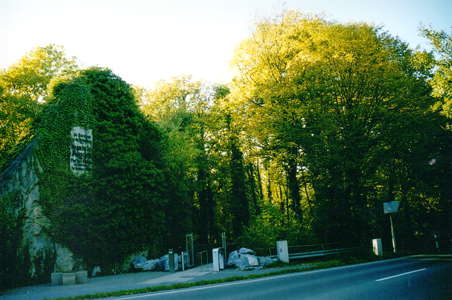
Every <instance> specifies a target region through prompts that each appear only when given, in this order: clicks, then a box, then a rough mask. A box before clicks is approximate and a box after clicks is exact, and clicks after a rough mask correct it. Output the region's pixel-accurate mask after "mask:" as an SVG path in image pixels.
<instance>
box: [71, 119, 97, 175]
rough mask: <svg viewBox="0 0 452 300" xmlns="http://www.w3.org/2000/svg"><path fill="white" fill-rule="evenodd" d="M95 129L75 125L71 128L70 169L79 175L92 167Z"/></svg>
mask: <svg viewBox="0 0 452 300" xmlns="http://www.w3.org/2000/svg"><path fill="white" fill-rule="evenodd" d="M92 148H93V130H92V129H86V128H83V127H73V128H72V130H71V146H70V150H71V155H70V166H69V167H70V169H71V171H72V173H74V174H75V175H77V176H79V175H82V174H86V173H89V172H90V171H91V169H92V164H93V162H92Z"/></svg>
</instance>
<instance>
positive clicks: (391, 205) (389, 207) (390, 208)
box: [383, 201, 400, 254]
mask: <svg viewBox="0 0 452 300" xmlns="http://www.w3.org/2000/svg"><path fill="white" fill-rule="evenodd" d="M399 205H400V201H389V202H384V203H383V211H384V213H385V214H389V221H390V222H391V236H392V249H393V252H394V254H395V253H397V244H396V237H395V233H394V222H393V221H392V214H395V213H396V212H398V211H399Z"/></svg>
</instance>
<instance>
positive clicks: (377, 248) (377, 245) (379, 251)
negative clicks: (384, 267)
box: [372, 239, 383, 256]
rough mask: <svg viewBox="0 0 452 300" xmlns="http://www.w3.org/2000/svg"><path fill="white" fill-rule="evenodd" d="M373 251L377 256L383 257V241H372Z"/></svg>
mask: <svg viewBox="0 0 452 300" xmlns="http://www.w3.org/2000/svg"><path fill="white" fill-rule="evenodd" d="M372 249H373V252H374V254H375V255H376V256H383V246H382V244H381V239H373V240H372Z"/></svg>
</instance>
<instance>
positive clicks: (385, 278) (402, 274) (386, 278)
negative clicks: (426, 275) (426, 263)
mask: <svg viewBox="0 0 452 300" xmlns="http://www.w3.org/2000/svg"><path fill="white" fill-rule="evenodd" d="M425 270H427V269H426V268H422V269H418V270H414V271H410V272H405V273H401V274H397V275H393V276H389V277H384V278H380V279H377V280H375V281H383V280H388V279H392V278H396V277H400V276H404V275H408V274H412V273H416V272H421V271H425Z"/></svg>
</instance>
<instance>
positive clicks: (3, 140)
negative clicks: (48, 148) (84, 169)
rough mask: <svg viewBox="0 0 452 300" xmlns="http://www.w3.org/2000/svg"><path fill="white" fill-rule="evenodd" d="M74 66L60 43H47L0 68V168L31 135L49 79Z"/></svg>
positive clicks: (74, 67)
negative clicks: (5, 67)
mask: <svg viewBox="0 0 452 300" xmlns="http://www.w3.org/2000/svg"><path fill="white" fill-rule="evenodd" d="M76 70H77V64H76V62H75V58H68V57H67V56H66V54H65V52H64V49H63V48H62V47H61V46H55V45H48V46H45V47H37V48H35V49H34V50H32V51H30V52H29V53H27V54H26V55H25V56H24V57H22V58H21V59H20V60H19V61H18V62H17V63H16V64H13V65H12V66H10V67H9V68H8V69H6V70H4V71H0V169H2V168H3V167H4V165H5V164H7V162H8V161H9V160H10V159H11V158H12V157H14V155H16V154H17V153H18V152H20V151H21V150H22V149H23V146H24V145H26V144H27V143H28V142H29V141H30V139H31V138H32V132H31V127H32V125H31V124H32V122H33V121H34V120H35V119H36V118H37V116H38V114H39V113H40V111H41V108H42V106H41V105H40V103H42V102H43V101H45V97H46V96H47V95H48V92H47V88H48V86H49V84H50V82H51V81H52V79H54V78H56V77H59V76H63V75H67V76H69V75H70V74H74V73H75V71H76ZM38 100H39V101H40V102H39V103H38Z"/></svg>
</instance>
